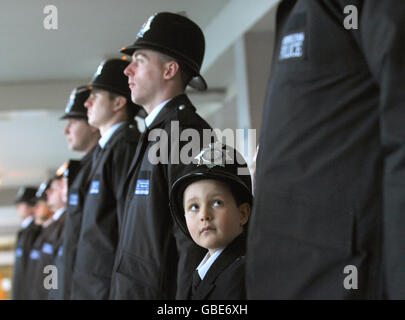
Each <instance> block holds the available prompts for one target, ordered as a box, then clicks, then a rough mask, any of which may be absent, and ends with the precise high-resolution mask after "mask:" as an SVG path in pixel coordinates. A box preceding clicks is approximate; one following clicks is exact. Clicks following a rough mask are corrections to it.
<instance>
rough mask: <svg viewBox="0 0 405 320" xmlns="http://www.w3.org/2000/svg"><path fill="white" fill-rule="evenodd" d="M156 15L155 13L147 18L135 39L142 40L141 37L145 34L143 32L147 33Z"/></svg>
mask: <svg viewBox="0 0 405 320" xmlns="http://www.w3.org/2000/svg"><path fill="white" fill-rule="evenodd" d="M156 15H157V13H155V14H154V15H153V16H150V17H149V18H148V20H146V22H145V23H144V24H143V26H142V28H141V30H140V31H139V32H138V34H137V35H136V38H137V39H138V38H142V37H143V35H144V34H145V32H147V31H148V30H149V29H150V25H151V23H152V21H153V19H154V18H155V16H156Z"/></svg>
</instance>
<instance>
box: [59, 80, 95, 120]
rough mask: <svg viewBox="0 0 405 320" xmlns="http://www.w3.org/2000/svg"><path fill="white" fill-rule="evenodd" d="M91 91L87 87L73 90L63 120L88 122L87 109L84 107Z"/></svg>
mask: <svg viewBox="0 0 405 320" xmlns="http://www.w3.org/2000/svg"><path fill="white" fill-rule="evenodd" d="M89 94H90V91H89V90H88V87H87V86H81V87H77V88H75V89H73V91H72V93H71V94H70V98H69V101H68V103H67V105H66V108H65V114H64V115H63V116H62V117H61V119H70V118H76V119H83V120H86V121H88V118H87V109H86V108H85V106H84V103H85V102H86V100H87V98H88V97H89Z"/></svg>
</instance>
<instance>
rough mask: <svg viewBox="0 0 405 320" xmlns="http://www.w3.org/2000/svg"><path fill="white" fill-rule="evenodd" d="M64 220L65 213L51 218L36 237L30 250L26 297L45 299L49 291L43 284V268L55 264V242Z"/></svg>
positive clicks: (45, 274)
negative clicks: (54, 218) (56, 217)
mask: <svg viewBox="0 0 405 320" xmlns="http://www.w3.org/2000/svg"><path fill="white" fill-rule="evenodd" d="M64 222H65V214H62V215H61V216H60V217H59V219H57V220H53V221H52V222H51V223H50V224H49V225H48V226H46V227H43V228H42V230H41V233H40V234H39V235H38V237H37V238H36V240H35V242H34V245H33V247H32V249H31V251H30V256H29V262H28V268H27V273H28V275H27V278H29V281H27V283H28V285H29V288H30V290H29V296H28V299H32V300H47V299H48V294H49V291H50V290H52V289H46V288H45V286H44V280H45V277H46V276H47V275H48V274H47V273H44V268H45V267H46V266H47V265H55V257H56V254H57V252H58V248H57V244H58V243H59V239H60V237H61V236H62V232H63V227H64Z"/></svg>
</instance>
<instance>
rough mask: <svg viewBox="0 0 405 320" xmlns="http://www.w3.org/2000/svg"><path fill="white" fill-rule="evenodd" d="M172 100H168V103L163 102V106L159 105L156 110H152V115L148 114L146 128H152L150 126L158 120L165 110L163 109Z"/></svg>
mask: <svg viewBox="0 0 405 320" xmlns="http://www.w3.org/2000/svg"><path fill="white" fill-rule="evenodd" d="M170 100H171V99H168V100H166V101H163V102H162V103H161V104H159V105H158V106H157V107H156V108H155V109H153V110H152V112H151V113H149V114H148V116H147V117H146V118H145V124H146V127H148V128H149V127H150V125H151V124H152V122H153V120H155V119H156V117H157V115H158V114H159V112H160V111H161V110H162V109H163V107H164V106H165V105H166V103H168V102H169V101H170Z"/></svg>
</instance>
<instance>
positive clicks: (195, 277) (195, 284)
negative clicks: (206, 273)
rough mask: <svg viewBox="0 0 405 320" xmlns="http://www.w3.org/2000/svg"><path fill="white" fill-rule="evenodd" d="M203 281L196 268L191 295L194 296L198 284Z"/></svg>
mask: <svg viewBox="0 0 405 320" xmlns="http://www.w3.org/2000/svg"><path fill="white" fill-rule="evenodd" d="M200 282H201V278H200V275H199V274H198V270H195V271H194V273H193V284H192V286H191V295H192V296H194V294H195V293H196V291H197V288H198V285H199V284H200Z"/></svg>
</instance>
